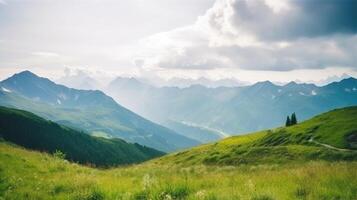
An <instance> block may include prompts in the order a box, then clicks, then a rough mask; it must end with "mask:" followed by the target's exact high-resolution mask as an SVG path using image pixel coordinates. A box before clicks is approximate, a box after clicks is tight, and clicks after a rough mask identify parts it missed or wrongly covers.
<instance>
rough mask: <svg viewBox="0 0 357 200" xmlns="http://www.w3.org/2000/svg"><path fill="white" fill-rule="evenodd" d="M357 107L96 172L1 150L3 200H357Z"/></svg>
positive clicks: (10, 148)
mask: <svg viewBox="0 0 357 200" xmlns="http://www.w3.org/2000/svg"><path fill="white" fill-rule="evenodd" d="M356 130H357V107H349V108H344V109H338V110H333V111H331V112H328V113H324V114H322V115H319V116H316V117H314V118H312V119H311V120H307V121H305V122H302V123H300V124H298V125H295V126H291V127H288V128H285V127H280V128H277V129H272V130H265V131H261V132H257V133H252V134H247V135H243V136H234V137H230V138H226V139H224V140H222V141H218V142H215V143H211V144H206V145H202V146H198V147H195V148H192V149H187V150H184V151H180V152H176V153H173V154H169V155H166V156H163V157H160V158H156V159H153V160H150V161H147V162H144V163H142V164H137V165H130V166H121V167H117V168H112V169H96V168H90V167H86V166H83V165H78V164H75V163H70V162H68V161H66V160H63V159H62V158H59V157H57V156H55V155H51V154H47V153H39V152H35V151H30V150H26V149H23V148H22V147H19V146H16V145H13V144H11V143H8V142H5V141H3V142H0V161H1V162H0V197H1V198H2V199H36V200H37V199H78V200H100V199H153V200H160V199H162V200H164V199H166V200H168V199H223V200H225V199H227V200H231V199H242V200H245V199H247V200H270V199H275V200H280V199H283V200H284V199H311V200H316V199H318V200H319V199H323V200H331V199H332V200H335V199H336V200H337V199H339V200H356V199H357V150H356V146H355V144H356Z"/></svg>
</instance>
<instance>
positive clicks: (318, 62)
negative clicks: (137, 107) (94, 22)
mask: <svg viewBox="0 0 357 200" xmlns="http://www.w3.org/2000/svg"><path fill="white" fill-rule="evenodd" d="M319 3H320V4H317V3H311V2H308V1H292V0H289V1H276V0H266V1H261V0H249V1H248V0H217V1H216V3H215V4H214V6H213V7H212V8H210V9H209V10H208V11H207V12H206V13H205V15H203V16H201V17H199V18H198V20H197V21H196V23H194V24H193V25H191V26H186V27H183V28H178V29H175V30H172V31H168V32H163V33H159V34H155V35H153V36H150V37H148V38H145V39H143V40H141V42H140V43H139V44H138V46H137V49H138V51H136V52H134V55H133V59H134V60H140V66H142V67H144V68H148V69H149V68H151V69H158V68H179V69H215V68H238V69H245V70H270V71H288V70H293V69H319V68H328V67H336V66H341V67H344V68H349V67H350V68H352V67H356V63H357V62H356V58H355V55H357V47H356V45H355V44H356V43H357V35H356V33H357V28H356V27H354V26H355V25H356V22H353V21H350V20H349V19H348V17H350V15H353V13H351V12H350V9H348V10H346V12H345V14H341V9H346V5H343V6H341V5H340V4H339V3H338V2H337V1H336V0H328V1H326V2H321V1H319ZM351 4H354V3H353V2H352V3H351ZM331 5H335V6H336V7H332V8H330V12H331V13H330V15H332V16H325V14H326V12H327V11H326V9H327V8H326V7H328V6H331ZM314 6H315V7H314ZM316 6H318V7H319V8H320V9H321V10H320V11H316V12H315V13H311V12H313V10H311V8H317V7H316ZM351 6H353V5H351ZM320 15H321V16H320ZM333 15H335V16H333ZM345 15H346V16H345ZM306 17H308V18H306ZM332 17H335V18H336V19H339V21H338V22H336V23H337V24H333V23H332V21H328V20H330V19H331V18H332ZM329 23H330V24H331V25H330V26H331V27H332V28H331V27H325V26H324V25H326V24H329ZM338 23H341V24H342V25H341V24H338ZM320 24H322V25H321V26H322V27H320ZM333 27H335V28H336V29H333ZM305 29H306V30H305Z"/></svg>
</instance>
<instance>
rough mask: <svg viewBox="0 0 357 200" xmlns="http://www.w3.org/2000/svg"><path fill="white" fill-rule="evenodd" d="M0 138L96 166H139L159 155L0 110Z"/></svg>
mask: <svg viewBox="0 0 357 200" xmlns="http://www.w3.org/2000/svg"><path fill="white" fill-rule="evenodd" d="M0 137H3V138H4V139H5V140H7V141H11V142H13V143H16V144H19V145H21V146H24V147H27V148H30V149H35V150H40V151H46V152H54V151H55V150H61V151H62V152H64V153H65V154H66V156H67V158H68V159H69V160H73V161H76V162H79V163H91V164H95V165H99V166H113V165H118V164H129V163H135V162H142V161H145V160H148V159H150V158H153V157H157V156H160V155H163V153H162V152H159V151H156V150H154V149H150V148H147V147H144V146H141V145H137V144H130V143H127V142H125V141H123V140H120V139H111V140H110V139H104V138H96V137H92V136H89V135H87V134H84V133H82V132H78V131H76V130H73V129H70V128H67V127H64V126H60V125H58V124H56V123H54V122H51V121H47V120H45V119H43V118H40V117H38V116H36V115H34V114H32V113H30V112H26V111H22V110H17V109H10V108H6V107H0Z"/></svg>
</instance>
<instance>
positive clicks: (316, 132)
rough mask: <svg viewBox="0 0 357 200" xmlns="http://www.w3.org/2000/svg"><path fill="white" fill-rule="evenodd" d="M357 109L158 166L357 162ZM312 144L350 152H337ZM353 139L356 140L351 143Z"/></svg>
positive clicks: (225, 143)
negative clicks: (168, 164)
mask: <svg viewBox="0 0 357 200" xmlns="http://www.w3.org/2000/svg"><path fill="white" fill-rule="evenodd" d="M356 136H357V107H348V108H342V109H337V110H333V111H330V112H327V113H324V114H321V115H319V116H316V117H314V118H312V119H310V120H307V121H305V122H302V123H300V124H298V125H295V126H292V127H288V128H285V127H282V128H277V129H274V130H265V131H261V132H257V133H253V134H248V135H243V136H234V137H230V138H227V139H224V140H222V141H219V142H216V143H211V144H207V145H202V146H199V147H195V148H193V149H190V150H186V151H182V152H178V153H175V154H170V155H168V156H165V157H162V158H158V159H156V160H154V161H153V162H156V163H175V164H182V165H191V164H224V165H227V164H228V165H237V164H246V163H248V164H249V163H254V164H261V163H283V162H289V161H291V160H292V161H295V162H299V161H306V160H357V150H355V142H356V141H355V140H356ZM311 138H312V140H313V141H316V142H320V143H323V144H327V145H331V146H333V147H337V148H344V149H351V151H337V150H333V149H330V148H326V147H324V146H322V145H318V144H316V143H314V142H311ZM351 138H354V139H351Z"/></svg>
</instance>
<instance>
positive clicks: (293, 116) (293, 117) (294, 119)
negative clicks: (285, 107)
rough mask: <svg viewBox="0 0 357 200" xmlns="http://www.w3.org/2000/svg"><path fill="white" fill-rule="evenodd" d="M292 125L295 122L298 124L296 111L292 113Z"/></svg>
mask: <svg viewBox="0 0 357 200" xmlns="http://www.w3.org/2000/svg"><path fill="white" fill-rule="evenodd" d="M290 122H291V125H295V124H297V119H296V115H295V113H293V114H292V115H291V121H290Z"/></svg>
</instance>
